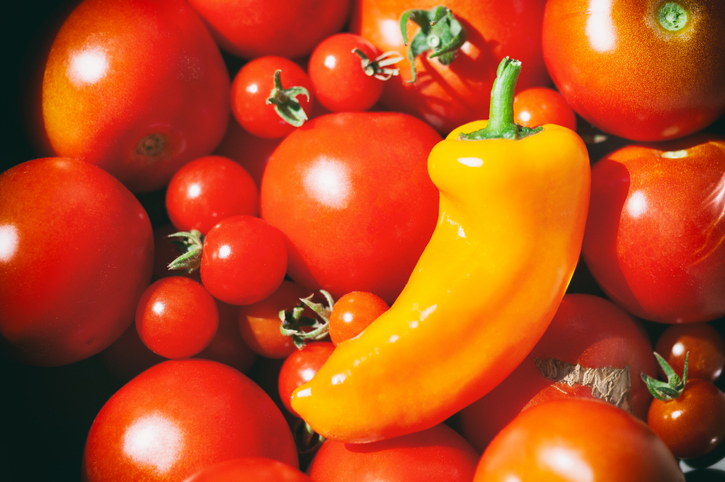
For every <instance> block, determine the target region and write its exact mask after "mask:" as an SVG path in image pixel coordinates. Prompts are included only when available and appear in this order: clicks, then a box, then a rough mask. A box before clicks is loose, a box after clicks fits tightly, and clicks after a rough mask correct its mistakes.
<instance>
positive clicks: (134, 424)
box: [83, 358, 298, 482]
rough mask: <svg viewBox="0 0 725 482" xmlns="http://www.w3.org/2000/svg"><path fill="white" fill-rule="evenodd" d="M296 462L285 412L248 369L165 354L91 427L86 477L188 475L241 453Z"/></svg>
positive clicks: (294, 464)
mask: <svg viewBox="0 0 725 482" xmlns="http://www.w3.org/2000/svg"><path fill="white" fill-rule="evenodd" d="M246 456H256V457H268V458H272V459H275V460H279V461H281V462H284V463H286V464H288V465H291V466H292V467H295V468H296V467H297V466H298V462H297V450H296V448H295V444H294V440H293V439H292V433H291V431H290V429H289V427H288V425H287V422H286V421H285V419H284V416H283V415H282V413H281V412H280V410H279V409H278V408H277V406H276V405H275V404H274V402H273V401H272V400H271V399H270V398H269V396H268V395H267V394H266V393H264V391H263V390H262V389H261V388H259V386H258V385H256V384H255V383H254V382H252V381H251V380H250V379H249V378H247V377H246V376H245V375H243V374H241V373H240V372H238V371H237V370H235V369H233V368H230V367H228V366H226V365H224V364H222V363H217V362H213V361H209V360H200V359H194V358H192V359H187V360H168V361H165V362H162V363H160V364H158V365H155V366H153V367H151V368H149V369H148V370H146V371H145V372H143V373H141V374H140V375H139V376H137V377H136V378H134V379H133V380H131V381H130V382H128V383H127V384H126V385H124V386H123V387H122V388H121V389H120V390H119V391H118V392H116V393H115V394H114V395H113V396H112V397H111V398H110V399H109V400H108V401H107V402H106V404H105V405H104V406H103V408H102V409H101V411H100V412H99V413H98V415H97V416H96V419H95V420H94V421H93V425H92V426H91V429H90V431H89V433H88V438H87V440H86V446H85V452H84V457H83V480H85V481H88V482H95V481H107V480H113V481H116V482H121V481H126V480H128V481H131V480H148V481H159V482H160V481H165V480H184V479H185V478H186V477H189V476H191V475H192V474H194V473H195V472H197V471H199V470H201V469H202V468H204V467H207V466H210V465H213V464H216V463H219V462H223V461H225V460H230V459H234V458H238V457H246Z"/></svg>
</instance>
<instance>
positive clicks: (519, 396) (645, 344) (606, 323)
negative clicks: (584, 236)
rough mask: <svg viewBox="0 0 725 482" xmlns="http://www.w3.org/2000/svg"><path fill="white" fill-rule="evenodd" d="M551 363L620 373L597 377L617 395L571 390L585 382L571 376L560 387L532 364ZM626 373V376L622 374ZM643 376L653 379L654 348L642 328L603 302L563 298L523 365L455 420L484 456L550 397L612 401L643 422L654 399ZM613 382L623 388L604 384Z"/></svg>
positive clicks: (571, 296) (588, 297)
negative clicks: (503, 434)
mask: <svg viewBox="0 0 725 482" xmlns="http://www.w3.org/2000/svg"><path fill="white" fill-rule="evenodd" d="M550 358H554V359H556V360H558V361H560V362H563V363H564V364H566V365H569V366H571V367H572V368H573V367H574V366H576V365H580V366H581V367H582V368H585V369H586V368H592V369H598V368H610V369H619V373H617V372H615V371H613V370H610V371H608V372H606V373H603V372H600V373H599V374H598V379H597V382H598V383H600V384H602V385H604V386H606V387H607V388H609V389H610V390H611V389H612V388H614V390H618V392H615V391H614V390H612V393H606V389H600V390H598V391H596V393H595V389H594V387H593V386H589V387H582V388H581V389H577V390H570V388H569V386H570V385H574V386H582V383H583V380H579V381H578V382H577V383H574V382H575V377H573V376H572V375H569V377H570V378H568V379H567V378H565V379H564V381H556V380H553V379H551V378H548V377H546V376H544V374H543V373H542V370H541V369H540V368H539V367H538V365H537V362H536V360H537V359H538V360H540V361H548V360H549V359H550ZM554 367H555V365H554V366H550V368H551V369H553V368H554ZM563 368H564V366H562V367H561V368H559V369H560V370H562V372H561V373H558V374H557V376H558V377H562V376H564V375H566V372H564V371H563ZM624 369H627V370H628V372H627V373H624V372H623V370H624ZM590 373H593V372H590ZM641 373H646V374H647V375H649V376H654V375H655V374H656V373H657V364H656V362H655V358H654V356H653V355H652V344H651V342H650V340H649V337H648V335H647V333H646V332H645V330H644V328H643V327H642V325H641V323H640V322H638V321H637V320H635V319H634V318H632V317H631V316H629V315H628V314H627V313H626V312H625V311H623V310H622V309H620V308H619V307H617V306H616V305H615V304H613V303H611V302H610V301H608V300H606V299H604V298H600V297H597V296H593V295H587V294H567V295H565V296H564V298H563V300H562V301H561V304H560V305H559V308H558V310H557V312H556V314H555V315H554V318H553V320H552V321H551V324H550V325H549V328H548V329H547V330H546V332H545V333H544V336H543V337H542V338H541V340H540V341H539V343H537V345H536V346H535V347H534V349H533V350H532V351H531V353H530V354H529V356H528V357H527V358H526V359H525V360H524V361H523V362H522V363H521V365H519V366H518V367H517V368H516V370H514V371H513V373H511V375H509V376H508V377H507V378H506V379H505V380H504V381H503V382H501V384H499V385H498V386H497V387H496V388H494V389H493V390H492V391H491V392H489V393H488V394H487V395H485V396H484V397H483V398H481V399H479V400H478V401H476V402H474V403H473V404H472V405H469V406H468V407H466V408H464V409H463V410H462V411H461V412H460V413H459V414H458V421H459V423H460V426H461V428H460V431H461V433H462V434H463V436H464V437H465V438H466V439H467V440H468V441H469V442H471V444H472V445H473V446H474V447H475V448H476V449H477V450H479V451H483V450H484V449H485V448H486V446H487V445H488V444H489V442H491V440H492V439H493V438H494V437H495V436H496V434H497V433H498V432H500V431H501V429H502V428H503V427H504V426H505V425H506V424H508V423H509V422H510V421H511V420H512V419H513V418H514V417H516V415H518V414H519V413H520V412H521V411H522V410H524V409H528V408H529V407H531V406H532V405H533V404H535V403H538V402H541V401H544V400H547V399H550V398H552V393H562V392H567V393H569V394H573V395H576V396H583V397H588V398H594V397H604V396H605V395H608V396H609V397H610V398H611V400H608V401H610V402H611V403H613V404H614V403H619V405H620V406H621V407H622V409H624V410H631V411H632V412H633V413H635V414H636V415H637V416H638V417H639V418H641V419H642V420H644V419H645V418H646V417H647V409H648V407H649V404H650V402H651V401H652V396H651V395H650V393H649V390H648V389H647V385H646V384H645V383H644V382H643V381H642V379H641V377H640V374H641ZM552 375H555V373H552ZM617 377H619V382H620V383H622V385H617V384H613V383H612V384H610V385H607V384H606V383H605V380H610V381H611V380H615V379H617ZM600 386H601V385H600ZM547 390H548V392H547V393H542V392H544V391H547ZM615 394H616V396H615Z"/></svg>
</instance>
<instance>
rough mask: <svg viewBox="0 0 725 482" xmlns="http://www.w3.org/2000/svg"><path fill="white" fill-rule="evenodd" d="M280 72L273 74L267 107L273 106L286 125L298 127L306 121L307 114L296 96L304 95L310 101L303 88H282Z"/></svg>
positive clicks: (308, 94)
mask: <svg viewBox="0 0 725 482" xmlns="http://www.w3.org/2000/svg"><path fill="white" fill-rule="evenodd" d="M281 73H282V71H281V70H277V71H276V72H275V73H274V88H273V89H272V92H271V93H270V94H269V98H268V99H267V104H268V105H274V110H275V112H277V114H278V115H279V116H280V117H281V118H282V119H284V120H285V122H287V123H288V124H292V125H293V126H295V127H299V126H301V125H302V124H304V123H305V121H306V120H307V114H306V113H305V110H304V109H303V108H302V106H301V105H300V103H299V102H298V101H297V96H298V95H304V96H305V97H307V100H310V93H309V92H308V91H307V89H305V88H304V87H288V88H286V89H285V88H284V87H282V80H281V77H280V76H281Z"/></svg>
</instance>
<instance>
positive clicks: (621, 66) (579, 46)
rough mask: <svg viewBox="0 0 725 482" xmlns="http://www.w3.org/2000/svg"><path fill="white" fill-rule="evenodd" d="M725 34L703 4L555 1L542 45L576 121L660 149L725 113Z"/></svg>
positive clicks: (718, 14) (717, 12) (724, 24)
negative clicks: (723, 43)
mask: <svg viewBox="0 0 725 482" xmlns="http://www.w3.org/2000/svg"><path fill="white" fill-rule="evenodd" d="M668 11H669V13H668ZM723 30H725V15H723V14H722V9H721V8H719V6H718V5H717V3H713V2H708V1H706V0H688V1H686V2H663V1H660V0H636V1H634V0H612V1H609V2H596V3H595V2H593V1H591V0H554V1H548V2H546V11H545V15H544V20H543V37H542V38H543V41H542V43H543V52H544V58H545V61H546V66H547V68H548V70H549V73H550V74H551V77H552V79H553V80H554V83H555V84H556V86H557V88H558V89H559V91H560V92H561V93H562V95H563V96H564V97H565V98H566V100H567V102H568V103H569V104H570V105H571V106H572V108H573V109H574V110H575V111H576V112H577V113H578V114H579V115H581V116H582V117H583V118H584V119H586V120H587V121H589V122H591V123H592V124H594V125H595V126H596V127H598V128H599V129H601V130H603V131H605V132H608V133H610V134H614V135H616V136H619V137H623V138H626V139H633V140H637V141H660V140H666V139H672V138H676V137H682V136H685V135H687V134H692V133H694V132H697V131H699V130H701V129H703V128H704V127H706V126H707V125H709V124H711V123H712V122H713V121H714V120H715V119H717V118H718V117H720V116H721V115H722V114H723V113H725V89H723V88H722V79H723V78H725V49H723V48H722V46H721V42H720V41H719V39H720V38H721V32H723ZM524 65H526V64H524ZM683 65H696V66H697V68H696V69H683V68H682V66H683Z"/></svg>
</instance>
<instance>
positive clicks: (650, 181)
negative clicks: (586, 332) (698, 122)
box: [582, 136, 725, 323]
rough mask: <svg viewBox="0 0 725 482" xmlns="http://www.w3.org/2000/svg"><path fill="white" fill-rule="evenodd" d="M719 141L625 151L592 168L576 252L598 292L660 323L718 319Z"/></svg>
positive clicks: (722, 161)
mask: <svg viewBox="0 0 725 482" xmlns="http://www.w3.org/2000/svg"><path fill="white" fill-rule="evenodd" d="M724 177H725V139H719V138H713V137H700V136H697V137H694V138H688V139H683V140H680V141H672V142H670V143H662V144H659V145H655V146H638V145H628V146H625V147H623V148H621V149H618V150H616V151H615V152H613V153H610V154H609V155H607V156H605V157H604V158H603V159H602V160H600V161H598V162H596V163H595V164H594V166H593V168H592V191H591V202H590V205H589V215H588V218H587V226H586V230H585V233H584V242H583V246H582V253H583V257H584V260H585V261H586V264H587V266H588V267H589V270H590V271H591V273H592V275H593V276H594V278H595V279H596V280H597V282H598V283H599V285H600V286H601V287H602V290H603V291H604V292H605V293H606V294H607V296H608V297H609V298H610V299H612V300H613V301H614V302H616V303H617V304H619V305H620V306H622V307H623V308H624V309H626V310H627V311H629V312H630V313H632V314H634V315H636V316H638V317H640V318H644V319H646V320H651V321H657V322H662V323H690V322H705V321H709V320H713V319H716V318H719V317H721V316H723V315H725V296H723V293H725V243H722V242H721V240H722V239H724V238H725V223H722V222H721V218H722V192H723V178H724Z"/></svg>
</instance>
